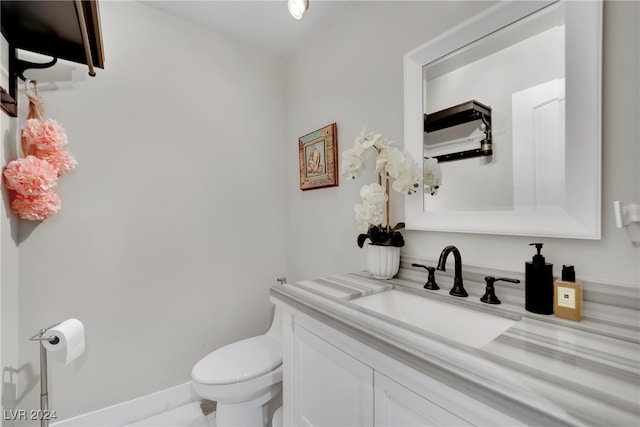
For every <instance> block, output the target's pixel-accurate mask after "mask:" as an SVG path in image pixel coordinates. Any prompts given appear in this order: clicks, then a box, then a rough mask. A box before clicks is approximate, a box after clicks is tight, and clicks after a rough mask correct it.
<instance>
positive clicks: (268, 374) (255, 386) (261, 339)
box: [191, 307, 282, 427]
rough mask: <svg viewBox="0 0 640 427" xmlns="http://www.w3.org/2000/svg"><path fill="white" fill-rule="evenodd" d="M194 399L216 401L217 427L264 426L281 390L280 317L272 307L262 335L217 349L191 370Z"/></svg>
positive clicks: (276, 403)
mask: <svg viewBox="0 0 640 427" xmlns="http://www.w3.org/2000/svg"><path fill="white" fill-rule="evenodd" d="M191 378H192V379H193V388H194V390H195V392H196V393H197V394H198V396H200V397H202V398H205V399H209V400H213V401H216V402H217V407H216V425H217V427H228V426H236V427H237V426H242V427H265V426H267V425H268V422H269V418H270V414H269V413H268V412H269V407H270V406H271V405H272V404H275V405H276V406H275V407H277V406H279V405H280V402H275V401H274V402H272V400H274V398H276V397H277V398H278V399H281V398H282V395H281V393H280V392H281V391H282V318H281V313H280V309H279V308H278V307H276V309H275V313H274V315H273V321H272V322H271V327H270V328H269V330H268V331H267V333H266V334H264V335H258V336H255V337H252V338H247V339H244V340H241V341H237V342H234V343H231V344H228V345H226V346H224V347H221V348H219V349H217V350H215V351H213V352H212V353H209V354H208V355H207V356H205V357H204V358H202V359H201V360H200V361H199V362H198V363H196V365H195V366H194V367H193V369H192V370H191ZM268 404H269V405H268Z"/></svg>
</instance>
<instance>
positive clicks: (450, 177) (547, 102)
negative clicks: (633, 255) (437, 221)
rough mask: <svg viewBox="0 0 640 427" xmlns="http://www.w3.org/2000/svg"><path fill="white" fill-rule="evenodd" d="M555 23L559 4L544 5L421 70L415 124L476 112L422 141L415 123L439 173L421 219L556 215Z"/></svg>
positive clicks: (559, 54) (561, 124)
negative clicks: (419, 118)
mask: <svg viewBox="0 0 640 427" xmlns="http://www.w3.org/2000/svg"><path fill="white" fill-rule="evenodd" d="M564 18H565V13H564V2H559V3H556V4H553V5H551V6H549V7H547V8H545V9H542V10H541V11H539V12H537V13H535V14H533V15H530V16H528V17H526V18H524V19H521V20H519V21H517V22H515V23H513V24H511V25H509V26H507V27H505V28H503V29H502V30H499V31H497V32H494V33H492V34H490V35H488V36H486V37H483V38H481V39H480V40H478V41H476V42H474V43H472V44H469V45H467V46H465V47H463V48H461V49H459V50H456V51H455V52H452V53H450V54H448V55H446V56H444V57H442V58H440V59H438V60H436V61H433V62H430V63H428V64H427V65H425V66H424V67H423V68H422V81H423V112H424V114H425V118H427V117H434V116H435V115H437V114H439V113H441V112H443V111H451V109H452V108H456V107H460V106H462V108H463V109H467V108H473V107H476V108H478V109H479V110H480V111H485V114H483V115H480V116H479V117H477V118H476V119H473V120H471V119H469V120H464V121H461V122H460V123H459V124H458V123H454V124H452V125H451V126H448V127H442V128H440V129H433V128H432V129H429V131H427V129H428V123H427V120H425V132H424V134H423V153H424V157H425V159H429V158H433V157H436V158H440V161H439V162H438V163H439V166H440V168H441V170H442V182H441V184H440V187H439V191H438V193H437V196H431V195H430V194H429V193H426V194H425V195H424V198H425V200H424V209H425V210H426V211H428V212H434V211H511V210H531V209H535V210H540V209H553V208H554V207H559V206H562V205H563V202H564V197H565V195H564V189H565V182H564V179H565V178H564V177H565V157H564V153H565V113H564V112H565V96H564V93H565V92H564V87H565V84H564V82H565V62H564V58H565V25H564V21H565V19H564ZM486 110H488V112H489V113H488V114H489V115H488V117H490V122H489V123H487V120H486V117H487V115H486ZM491 140H492V142H493V144H492V146H491V144H487V142H491ZM483 150H484V153H483V152H482V151H483ZM471 152H480V154H478V155H480V156H481V157H477V156H475V155H474V156H471V155H466V154H464V153H471ZM487 153H488V155H487ZM469 157H471V158H469ZM451 160H455V161H451ZM461 194H464V195H465V197H460V195H461Z"/></svg>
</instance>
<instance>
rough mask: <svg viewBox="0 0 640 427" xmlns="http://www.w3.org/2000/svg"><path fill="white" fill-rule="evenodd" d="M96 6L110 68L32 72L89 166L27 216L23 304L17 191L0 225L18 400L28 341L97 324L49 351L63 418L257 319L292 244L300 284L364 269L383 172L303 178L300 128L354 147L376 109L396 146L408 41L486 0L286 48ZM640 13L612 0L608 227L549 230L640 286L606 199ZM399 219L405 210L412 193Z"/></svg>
mask: <svg viewBox="0 0 640 427" xmlns="http://www.w3.org/2000/svg"><path fill="white" fill-rule="evenodd" d="M100 5H101V21H102V26H103V34H104V37H105V40H104V44H105V50H106V67H107V69H106V70H105V71H100V70H99V71H98V76H97V77H96V78H94V79H89V78H88V77H86V70H85V69H83V68H82V67H78V66H75V65H69V64H58V65H56V67H54V68H53V69H51V70H49V71H47V72H44V73H43V74H41V75H39V76H38V78H39V80H40V81H41V82H42V90H43V92H42V94H43V97H44V99H45V105H46V107H47V113H48V114H47V115H48V116H50V117H53V118H56V119H57V120H59V121H60V122H61V123H62V124H63V125H64V126H65V127H66V128H67V132H68V133H69V138H70V141H71V143H70V148H71V150H72V151H73V153H74V154H75V156H76V157H77V159H78V161H79V166H78V168H77V169H76V170H75V171H73V172H71V173H70V174H69V175H67V176H65V177H63V178H62V179H61V182H60V189H59V194H60V196H61V198H62V203H63V209H62V211H61V212H60V213H59V214H58V215H56V216H54V217H52V218H50V219H49V220H47V221H46V222H44V223H43V224H41V225H39V226H37V227H29V226H28V224H24V226H23V227H21V229H20V239H19V241H20V253H19V266H20V268H19V274H20V286H19V307H17V304H16V305H15V306H11V307H10V308H9V309H7V301H8V302H9V303H10V302H12V301H13V302H14V303H15V302H16V301H17V300H18V296H16V295H13V294H11V292H14V291H15V292H18V287H17V285H16V284H17V277H18V276H17V275H18V271H17V270H16V266H17V265H18V262H16V261H15V260H14V259H13V258H12V257H14V256H15V258H17V249H16V247H15V243H13V244H12V239H11V238H10V237H9V236H11V235H12V233H14V235H15V233H16V231H17V227H16V225H15V224H12V223H11V216H10V215H8V214H7V213H6V207H5V210H4V211H3V215H2V224H1V225H2V228H1V229H0V232H1V233H2V234H1V238H2V243H3V245H2V247H1V250H2V252H1V256H2V303H3V305H2V313H1V314H2V336H1V338H2V352H3V359H2V366H3V369H6V367H7V366H8V363H10V364H11V366H14V365H13V364H14V360H15V358H14V356H12V355H9V356H10V358H11V360H10V359H7V358H5V353H6V352H7V350H9V352H11V351H14V352H15V351H17V350H16V348H15V345H16V344H15V343H18V342H19V345H20V355H19V356H20V359H19V361H20V365H21V367H22V366H24V368H25V369H24V370H22V371H21V376H20V382H19V383H20V389H19V390H16V393H17V394H18V395H20V396H21V395H23V394H26V397H24V398H22V399H21V401H20V402H18V404H17V406H18V407H19V408H27V409H30V408H37V407H38V405H39V403H38V385H37V384H38V383H37V378H35V377H34V376H33V375H28V374H27V373H28V368H31V369H33V370H34V371H35V373H36V374H37V372H38V349H37V345H36V344H34V343H31V342H28V341H27V340H26V339H27V338H28V337H29V336H30V335H32V334H33V333H35V331H37V330H38V329H39V328H41V327H43V326H46V325H48V324H50V323H52V322H55V321H58V320H62V319H65V318H68V317H72V316H75V317H78V318H79V319H81V320H83V321H84V323H85V326H86V328H87V352H86V354H85V355H84V356H82V357H81V358H80V359H79V360H78V361H77V362H75V363H74V364H73V365H70V366H68V367H66V368H65V367H63V365H62V364H61V363H59V362H57V361H56V360H55V358H52V360H51V363H50V367H51V371H50V389H51V402H50V403H51V408H55V409H56V410H57V412H58V415H59V416H60V417H62V418H67V417H70V416H73V415H76V414H80V413H84V412H87V411H91V410H94V409H98V408H102V407H104V406H107V405H111V404H114V403H118V402H121V401H125V400H128V399H131V398H135V397H138V396H141V395H144V394H147V393H150V392H154V391H158V390H160V389H163V388H167V387H170V386H173V385H175V384H179V383H181V382H184V381H187V380H189V373H190V369H191V367H192V366H193V364H194V363H195V362H196V361H197V360H198V359H199V358H200V357H201V356H202V355H204V354H206V353H207V352H209V351H211V350H213V349H214V348H217V347H219V346H220V345H222V344H225V343H227V342H230V341H233V340H236V339H239V338H242V337H245V336H249V335H252V334H255V333H260V332H263V331H264V329H266V324H267V322H268V319H269V316H270V306H269V304H268V303H267V294H268V288H269V287H270V286H271V285H272V284H273V282H274V279H275V277H277V276H279V275H281V274H282V273H283V271H285V259H286V274H287V277H288V278H289V281H293V280H299V279H303V278H310V277H319V276H323V275H328V274H336V273H341V272H349V271H357V270H361V269H363V268H364V266H365V258H364V251H362V250H361V249H359V248H358V247H357V246H356V243H355V242H356V235H357V232H356V230H355V223H354V220H353V205H354V204H355V203H357V202H358V200H359V195H358V193H359V189H360V187H361V186H362V185H363V184H368V183H370V182H372V181H373V179H374V173H373V168H372V167H369V168H368V169H367V171H366V173H364V174H363V176H362V177H361V178H359V179H357V180H356V181H355V182H346V181H344V180H342V181H341V184H340V186H339V187H334V188H329V189H323V190H311V191H305V192H302V191H300V189H299V173H298V158H297V155H298V150H297V138H298V137H299V136H301V135H304V134H306V133H308V132H310V131H312V130H315V129H319V128H321V127H323V126H325V125H327V124H330V123H333V122H337V124H338V138H339V149H340V151H343V150H344V149H346V148H347V147H348V146H350V145H351V144H352V142H353V139H354V137H355V136H356V135H357V134H358V133H359V131H360V129H361V127H362V126H364V125H367V126H368V127H369V129H372V130H378V131H381V132H383V133H384V134H385V135H387V136H388V137H389V138H392V139H395V140H397V141H399V142H400V143H401V141H402V137H403V136H402V132H403V131H402V128H403V119H402V114H403V113H402V55H403V54H404V53H405V52H406V51H408V50H410V49H413V48H414V47H416V46H418V45H420V44H422V43H424V42H425V41H426V40H428V39H430V38H432V37H434V36H436V35H438V34H440V33H442V32H443V31H445V30H447V29H448V28H450V27H451V26H452V25H454V24H455V23H457V22H460V21H462V20H464V19H466V18H468V17H470V16H472V15H473V14H474V13H477V12H478V11H480V10H483V9H485V8H486V7H488V6H489V3H484V2H476V1H471V2H349V3H347V4H346V5H345V6H343V7H342V8H341V9H340V10H338V11H337V13H336V14H335V15H334V16H333V17H332V18H331V19H329V20H328V21H327V22H325V24H324V26H323V28H322V29H321V30H320V31H319V32H318V33H317V34H315V35H314V36H313V37H312V38H311V39H310V40H308V41H307V42H306V43H305V45H304V46H303V47H302V48H301V49H300V50H299V51H298V52H297V53H296V54H294V55H293V56H291V57H290V58H288V59H287V61H286V62H285V61H284V60H282V59H280V58H276V57H272V56H270V55H268V54H265V53H262V52H260V51H258V50H256V49H252V48H250V47H247V46H245V45H243V44H239V43H236V42H234V41H232V40H228V39H226V38H224V37H222V36H219V35H215V34H212V33H210V32H207V31H205V30H202V29H200V28H198V27H196V26H193V25H191V24H188V23H185V22H182V21H179V20H177V19H174V18H171V17H169V16H167V15H164V14H163V13H161V12H158V11H156V10H154V9H150V8H147V7H146V6H143V5H140V4H138V3H135V2H101V3H100ZM639 9H640V7H639V4H638V3H636V2H632V3H622V2H620V3H618V2H607V3H606V4H605V55H604V65H605V69H604V96H603V101H604V105H603V110H604V118H603V125H604V131H603V168H604V180H603V218H604V219H603V239H602V240H601V241H594V242H592V241H582V240H580V241H578V240H567V239H546V240H545V243H546V244H547V245H546V246H545V249H546V254H547V257H548V259H549V260H550V261H552V262H555V263H556V265H557V266H558V267H559V266H560V265H561V264H562V263H574V264H576V268H577V271H578V275H582V276H589V277H594V278H601V279H611V280H616V281H623V282H629V283H634V284H638V277H639V274H640V267H639V264H640V262H639V254H638V249H636V248H632V247H631V245H630V243H629V241H628V239H627V238H626V235H625V234H624V231H622V230H616V229H614V228H613V217H612V214H611V209H610V205H611V202H612V201H613V200H624V201H629V202H634V201H640V176H639V172H638V159H640V147H639V145H640V144H638V141H639V137H640V135H639V134H640V128H639V127H638V126H637V118H638V117H639V114H640V111H639V108H638V104H637V103H638V97H637V96H636V95H637V94H638V93H639V92H640V90H639V88H638V81H637V76H638V74H639V73H640V70H639V68H640V67H639V65H640V63H639V62H640V61H639V60H638V50H639V49H638V40H639V37H638V25H637V23H638V20H639V19H640V11H639ZM169 29H170V31H169ZM285 72H286V75H287V77H288V79H289V80H288V81H287V82H286V83H285V80H284V79H283V75H284V73H285ZM46 76H49V80H54V81H55V84H56V85H57V89H55V88H54V87H53V86H52V85H51V84H47V78H46ZM53 89H55V90H53ZM21 102H22V104H23V106H24V104H25V102H24V99H23V98H22V99H21ZM21 117H24V115H22V116H21ZM6 123H7V119H6V118H3V121H2V131H3V142H4V143H5V146H4V147H3V148H4V156H5V159H3V161H6V160H7V157H10V153H11V151H10V149H9V148H8V147H7V145H6V143H7V142H6V141H7V139H6V138H7V137H6V136H4V132H5V129H10V127H9V125H6ZM15 132H17V125H16V127H15V129H12V130H10V136H9V137H8V138H9V139H8V140H9V141H10V144H15V139H12V138H15ZM11 135H13V136H11ZM8 150H9V151H8ZM283 180H284V181H283ZM393 215H394V218H395V219H396V220H401V219H402V218H403V203H402V199H401V197H400V196H395V195H394V196H393ZM285 221H286V225H285ZM404 235H405V238H406V240H407V245H406V246H405V247H404V248H403V253H405V254H407V255H417V256H421V257H431V258H435V257H437V256H438V254H439V253H440V250H441V249H442V248H443V247H444V246H445V245H447V244H456V245H457V246H458V247H459V248H460V249H461V251H462V254H463V259H464V262H465V263H466V264H474V265H484V266H487V267H500V268H506V269H514V270H519V269H523V267H522V265H523V263H524V262H525V260H527V259H529V258H530V255H531V249H530V247H529V246H527V243H529V241H530V239H528V238H524V237H523V238H519V237H505V236H487V235H467V234H449V233H426V232H415V231H405V232H404ZM283 237H284V243H283ZM16 239H17V238H16ZM7 248H8V249H7ZM285 248H286V251H285ZM7 268H8V270H7ZM12 269H13V270H12ZM558 271H559V270H558V269H556V273H557V272H558ZM7 277H8V279H7ZM15 292H14V293H15ZM7 295H9V297H7ZM16 307H17V308H16ZM18 315H19V317H18ZM7 317H8V318H9V321H8V322H7V321H6V318H7ZM17 320H19V328H18V327H17V323H18V322H17ZM14 321H16V323H11V322H14ZM12 345H13V346H14V347H12ZM4 397H5V395H4V394H3V398H4Z"/></svg>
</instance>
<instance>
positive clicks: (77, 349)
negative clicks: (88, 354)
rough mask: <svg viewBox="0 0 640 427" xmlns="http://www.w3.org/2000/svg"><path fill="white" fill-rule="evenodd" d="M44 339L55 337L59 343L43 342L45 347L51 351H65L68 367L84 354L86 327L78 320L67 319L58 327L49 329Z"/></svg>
mask: <svg viewBox="0 0 640 427" xmlns="http://www.w3.org/2000/svg"><path fill="white" fill-rule="evenodd" d="M42 336H43V337H51V336H55V337H57V338H58V340H59V341H58V342H57V343H55V344H53V343H51V342H49V341H42V344H43V345H44V347H45V348H46V349H47V350H49V351H59V350H63V349H64V350H65V351H66V354H65V365H68V364H69V363H71V362H72V361H73V360H75V359H76V358H77V357H78V356H80V355H81V354H82V353H84V325H83V324H82V322H81V321H79V320H78V319H67V320H65V321H64V322H62V323H60V324H59V325H57V326H54V327H53V328H51V329H48V330H47V331H46V332H45V333H44V334H43V335H42Z"/></svg>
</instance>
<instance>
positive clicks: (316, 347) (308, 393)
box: [285, 326, 373, 427]
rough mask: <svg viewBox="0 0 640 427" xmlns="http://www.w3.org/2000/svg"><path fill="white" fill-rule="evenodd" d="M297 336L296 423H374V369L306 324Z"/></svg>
mask: <svg viewBox="0 0 640 427" xmlns="http://www.w3.org/2000/svg"><path fill="white" fill-rule="evenodd" d="M293 339H294V345H293V347H294V348H293V352H294V356H293V360H294V363H293V367H292V368H293V369H292V374H293V375H292V376H293V402H292V403H293V413H294V420H295V422H294V424H295V425H298V426H339V425H344V426H354V427H356V426H372V425H373V369H371V368H370V367H369V366H367V365H365V364H364V363H362V362H360V361H359V360H357V359H355V358H353V357H351V356H349V355H348V354H347V353H345V352H343V351H342V350H340V349H338V348H337V347H335V346H333V345H331V344H329V343H328V342H327V341H324V340H323V339H321V338H320V337H318V336H317V335H315V334H313V333H311V332H310V331H308V330H306V329H305V328H303V327H300V326H296V328H295V333H294V338H293ZM285 369H286V367H285Z"/></svg>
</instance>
